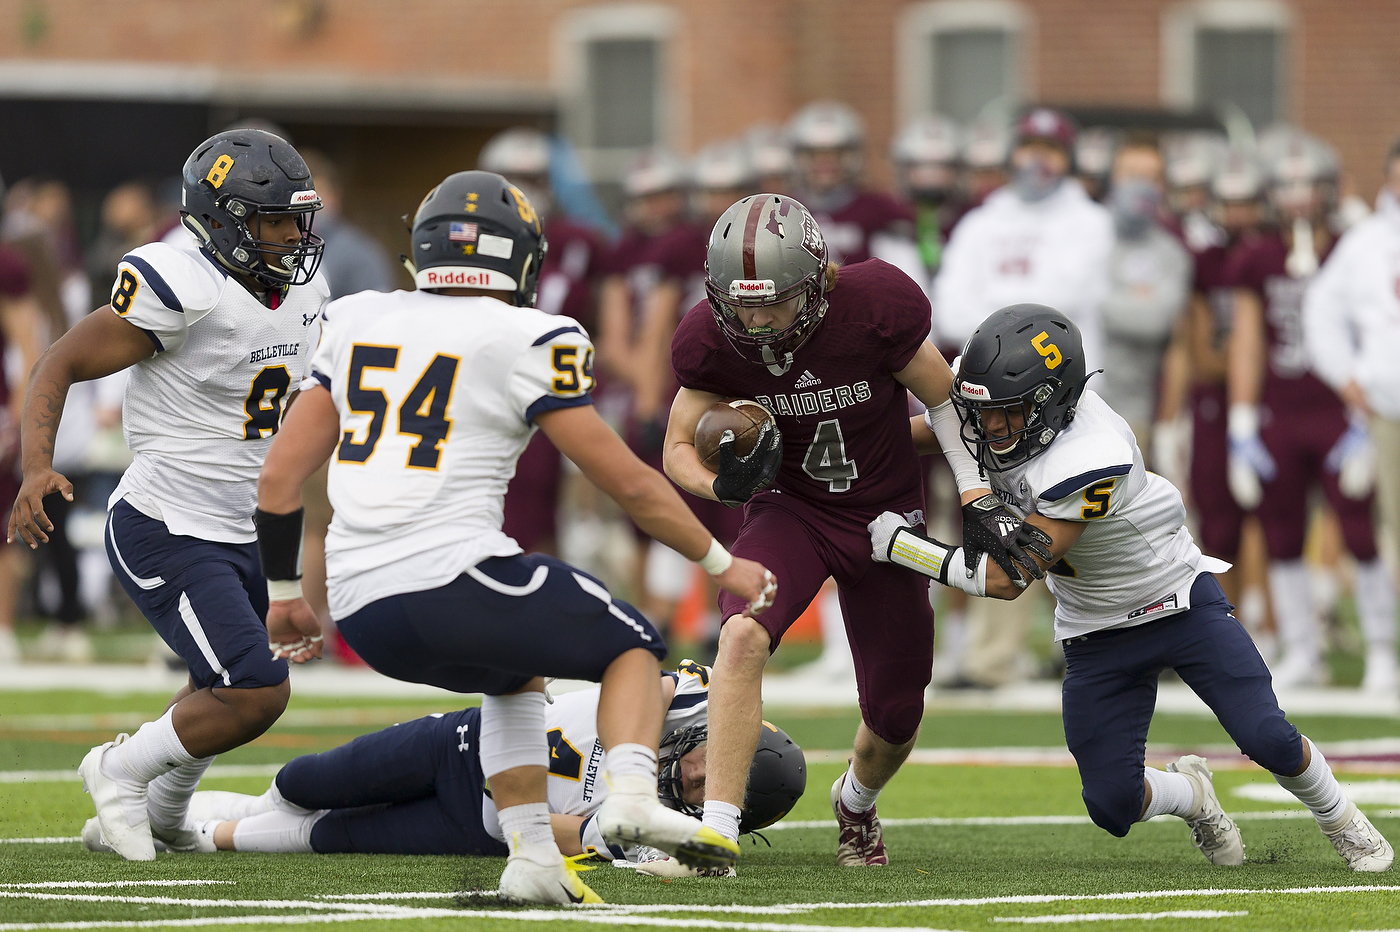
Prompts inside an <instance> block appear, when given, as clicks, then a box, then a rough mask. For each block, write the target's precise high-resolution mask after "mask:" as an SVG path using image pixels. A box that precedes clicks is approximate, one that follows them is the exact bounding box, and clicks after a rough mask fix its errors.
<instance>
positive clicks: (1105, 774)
mask: <svg viewBox="0 0 1400 932" xmlns="http://www.w3.org/2000/svg"><path fill="white" fill-rule="evenodd" d="M1090 375H1092V373H1089V372H1087V371H1086V370H1085V367H1084V345H1083V342H1082V341H1081V339H1080V336H1079V328H1078V327H1076V326H1075V325H1074V324H1073V323H1072V322H1071V321H1070V320H1069V318H1067V317H1066V316H1065V315H1063V314H1061V313H1060V312H1059V311H1056V310H1054V309H1052V308H1049V307H1045V306H1043V305H1038V304H1018V305H1013V306H1011V307H1006V308H1002V309H1001V310H1000V311H997V312H996V313H995V314H993V315H992V316H991V317H989V318H988V319H987V320H986V321H984V322H983V323H982V325H981V326H980V327H978V328H977V330H976V331H975V332H974V333H973V335H972V339H971V340H969V341H968V344H967V348H966V349H965V350H964V352H963V356H962V360H961V362H960V364H959V368H958V373H957V375H956V377H955V380H954V383H953V395H952V397H953V403H954V405H956V407H957V409H958V415H959V417H960V418H961V419H962V424H963V436H964V438H965V440H966V442H967V444H968V447H969V449H970V450H973V451H975V453H976V455H977V460H978V462H979V464H980V465H981V466H982V467H983V468H984V469H985V470H986V472H987V474H988V475H990V477H991V481H992V486H993V488H995V489H996V493H997V495H998V496H1000V497H1001V498H1002V499H1003V500H1005V501H1007V502H1009V503H1010V505H1011V508H1012V509H1013V510H1014V512H1015V513H1016V514H1019V515H1022V516H1024V517H1025V523H1024V524H1022V525H1021V526H1020V530H1019V533H1018V541H1019V542H1020V543H1021V544H1022V545H1023V546H1024V547H1025V549H1026V550H1027V551H1028V552H1029V553H1031V554H1032V555H1033V557H1034V558H1035V559H1036V560H1038V561H1039V564H1040V565H1041V566H1042V567H1044V569H1045V571H1046V573H1047V575H1046V577H1045V578H1046V582H1047V584H1048V585H1049V587H1050V590H1051V592H1053V593H1054V595H1055V599H1056V606H1055V639H1056V640H1057V641H1060V642H1061V643H1063V644H1064V651H1065V662H1066V664H1067V665H1068V668H1067V670H1066V673H1065V682H1064V727H1065V742H1066V744H1067V745H1068V746H1069V749H1070V752H1071V753H1072V754H1073V755H1074V759H1075V761H1076V763H1078V765H1079V776H1080V780H1081V782H1082V783H1083V797H1084V805H1085V807H1086V808H1087V809H1088V810H1089V816H1090V817H1091V818H1092V819H1093V820H1094V824H1096V825H1098V826H1099V827H1100V828H1102V829H1104V830H1105V831H1107V832H1109V833H1111V834H1113V835H1116V836H1118V837H1120V838H1121V837H1123V836H1124V835H1126V834H1128V831H1129V829H1131V828H1132V826H1133V825H1134V823H1137V822H1145V821H1147V820H1148V819H1151V818H1154V817H1156V816H1159V815H1174V816H1178V817H1180V818H1181V819H1183V820H1185V821H1186V822H1187V824H1189V825H1190V826H1191V838H1192V842H1193V843H1194V844H1195V846H1196V847H1197V848H1199V849H1200V851H1201V853H1202V854H1204V855H1205V856H1206V858H1207V859H1208V860H1209V861H1210V862H1211V863H1212V864H1216V865H1239V864H1243V863H1244V859H1245V851H1244V843H1243V841H1242V840H1241V839H1240V830H1239V828H1238V827H1237V826H1236V825H1235V824H1234V822H1232V821H1231V820H1230V817H1229V816H1227V815H1226V814H1225V810H1224V809H1223V808H1221V806H1220V802H1219V800H1218V799H1217V798H1216V795H1215V789H1214V786H1213V785H1212V782H1211V772H1210V770H1209V769H1208V767H1207V766H1206V761H1205V760H1204V759H1203V758H1200V757H1197V756H1194V755H1189V754H1188V755H1186V756H1184V757H1182V758H1180V759H1178V760H1177V761H1175V762H1173V763H1171V764H1168V765H1167V769H1166V771H1165V772H1164V771H1160V770H1155V769H1152V768H1150V767H1144V766H1143V755H1144V753H1145V748H1146V744H1147V731H1148V727H1149V726H1150V724H1151V722H1152V713H1153V711H1154V708H1155V706H1156V702H1157V680H1158V677H1159V676H1160V675H1161V673H1162V671H1163V670H1165V669H1168V668H1170V669H1173V670H1175V671H1176V673H1177V675H1178V676H1180V677H1181V679H1182V680H1183V681H1184V682H1185V683H1186V684H1187V685H1188V686H1190V687H1191V689H1192V691H1194V692H1195V693H1196V694H1197V695H1198V696H1200V698H1201V699H1202V700H1203V701H1204V702H1205V703H1206V705H1208V706H1209V707H1210V709H1211V711H1212V712H1214V713H1215V715H1216V718H1217V719H1218V720H1219V721H1220V724H1221V725H1223V726H1224V727H1225V730H1226V731H1227V732H1229V734H1230V737H1231V738H1232V739H1234V741H1235V743H1236V744H1237V745H1238V746H1239V748H1240V750H1242V751H1244V752H1245V754H1247V755H1249V757H1250V758H1251V759H1252V760H1254V761H1255V762H1256V763H1258V764H1259V765H1260V766H1261V767H1264V768H1265V769H1266V770H1269V771H1270V772H1272V773H1273V775H1274V778H1275V779H1276V780H1277V781H1278V782H1279V785H1281V786H1283V787H1284V788H1285V789H1287V790H1288V791H1289V792H1291V793H1292V794H1293V795H1294V796H1296V797H1297V798H1298V801H1299V802H1301V803H1303V804H1304V805H1305V806H1307V807H1308V809H1309V811H1311V812H1312V814H1313V815H1314V817H1315V818H1316V819H1317V822H1318V825H1319V827H1321V829H1322V831H1323V834H1325V835H1326V836H1327V838H1328V840H1329V841H1331V842H1332V845H1333V847H1334V848H1336V850H1337V853H1338V854H1340V855H1341V856H1342V858H1343V859H1344V860H1345V861H1346V863H1347V866H1348V867H1350V868H1351V869H1352V870H1354V871H1367V872H1375V871H1386V870H1389V869H1390V866H1391V862H1392V860H1393V859H1394V852H1393V851H1392V850H1391V847H1390V844H1389V843H1388V842H1387V841H1386V840H1385V838H1384V837H1382V836H1381V833H1380V832H1378V831H1376V829H1375V826H1373V825H1372V824H1371V822H1370V820H1369V819H1367V818H1366V816H1365V815H1364V814H1363V813H1362V812H1360V811H1359V810H1358V809H1357V808H1356V806H1355V805H1354V804H1353V803H1352V802H1351V801H1350V800H1348V799H1347V797H1346V794H1345V793H1344V792H1343V791H1342V788H1341V786H1340V785H1339V784H1338V783H1337V780H1336V777H1334V776H1333V774H1332V770H1331V768H1330V767H1328V766H1327V762H1326V760H1324V759H1323V756H1322V753H1321V752H1320V751H1319V750H1318V749H1317V747H1316V746H1315V745H1313V743H1312V742H1311V741H1309V740H1308V739H1307V738H1304V737H1301V736H1300V735H1299V734H1298V731H1297V729H1295V728H1294V727H1293V725H1291V724H1290V723H1289V722H1288V720H1287V719H1286V718H1284V714H1283V712H1282V711H1281V710H1280V709H1279V706H1278V700H1277V699H1276V698H1275V697H1274V691H1273V685H1272V683H1271V682H1270V677H1269V668H1268V667H1267V666H1266V665H1265V664H1264V660H1263V658H1261V657H1260V656H1259V652H1258V650H1256V649H1255V647H1254V644H1253V642H1252V641H1250V639H1249V635H1248V634H1247V633H1246V632H1245V630H1244V628H1243V627H1242V626H1241V625H1240V623H1239V622H1238V621H1236V620H1235V618H1234V616H1233V615H1232V614H1231V606H1230V603H1229V602H1227V601H1226V600H1225V595H1224V593H1223V592H1221V590H1220V585H1219V584H1218V583H1217V582H1216V581H1215V577H1214V576H1213V575H1212V574H1213V573H1215V572H1216V571H1218V570H1222V569H1225V568H1227V567H1228V566H1229V564H1226V563H1223V562H1221V561H1220V560H1216V559H1213V558H1211V557H1207V556H1205V555H1203V554H1202V553H1201V550H1200V548H1199V547H1197V546H1196V543H1195V541H1194V540H1192V538H1191V532H1190V531H1189V530H1187V528H1186V508H1185V506H1184V505H1183V503H1182V500H1181V493H1179V492H1178V491H1177V490H1176V488H1175V487H1174V486H1172V484H1171V483H1169V482H1167V481H1166V480H1165V479H1163V478H1162V477H1161V476H1158V475H1156V474H1154V473H1150V472H1148V471H1147V470H1146V468H1144V466H1143V461H1142V453H1141V452H1140V451H1139V450H1138V448H1137V444H1136V442H1135V441H1134V439H1133V432H1132V430H1131V429H1130V428H1129V427H1128V424H1127V422H1126V421H1124V420H1123V419H1122V418H1121V417H1119V416H1118V415H1117V414H1115V413H1114V412H1113V410H1112V409H1111V408H1109V407H1108V405H1107V404H1105V403H1104V401H1103V399H1102V398H1100V397H1099V396H1098V395H1097V394H1096V393H1094V392H1092V391H1085V388H1084V386H1085V383H1086V382H1087V381H1088V379H1089V376H1090ZM910 428H911V430H912V432H913V436H914V438H915V444H916V446H917V447H918V448H919V449H921V450H924V451H928V452H932V451H934V450H936V449H938V447H939V446H941V445H942V441H941V439H940V437H941V434H938V435H936V434H935V432H934V430H933V429H931V427H930V425H929V424H928V423H927V422H926V421H925V420H924V419H923V418H915V419H913V420H912V421H911V422H910ZM909 523H910V522H908V521H907V520H906V519H905V518H904V516H902V515H900V514H896V513H894V512H885V513H884V514H882V515H881V516H880V517H879V518H877V519H876V520H874V521H872V522H870V532H871V540H872V547H873V552H872V557H873V559H874V560H876V561H879V562H885V561H888V562H889V563H893V564H896V565H898V566H903V567H907V568H909V569H912V570H915V571H916V572H918V573H922V574H924V575H926V576H930V577H932V578H934V579H936V580H938V581H939V582H940V583H942V584H943V585H945V586H956V587H957V588H959V589H962V590H963V591H965V592H969V593H971V594H973V595H977V596H987V597H990V598H995V599H1015V598H1016V597H1017V596H1019V595H1020V594H1021V591H1022V590H1021V589H1019V588H1017V587H1016V586H1014V585H1012V581H1011V580H1010V579H1008V578H1007V577H1006V575H1005V574H1004V572H1003V571H1002V569H1001V567H999V566H996V565H995V564H993V563H991V562H989V561H988V560H986V559H985V558H983V559H981V560H979V561H977V562H976V563H972V562H969V561H968V560H967V558H966V555H965V554H964V552H963V550H962V548H960V547H951V546H949V545H947V544H943V543H940V542H939V541H936V540H931V539H930V538H928V537H925V536H924V535H923V534H920V533H919V532H918V531H917V530H915V529H913V528H911V527H909V526H908V525H909ZM964 568H967V569H974V570H975V574H974V575H973V576H971V577H970V576H969V575H968V574H967V573H966V572H964Z"/></svg>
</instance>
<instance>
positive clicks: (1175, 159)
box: [1162, 132, 1227, 190]
mask: <svg viewBox="0 0 1400 932" xmlns="http://www.w3.org/2000/svg"><path fill="white" fill-rule="evenodd" d="M1226 148H1227V143H1226V142H1225V137H1223V136H1221V135H1220V134H1218V133H1208V132H1193V133H1182V134H1180V135H1173V136H1170V137H1168V138H1167V139H1166V140H1165V141H1164V143H1163V145H1162V154H1163V156H1164V161H1165V163H1166V165H1165V168H1166V176H1167V185H1168V187H1170V188H1172V189H1174V190H1181V189H1183V188H1199V187H1205V186H1206V185H1209V184H1210V182H1211V179H1212V178H1214V177H1215V173H1216V171H1217V169H1218V168H1219V167H1220V161H1221V159H1222V158H1224V155H1225V149H1226Z"/></svg>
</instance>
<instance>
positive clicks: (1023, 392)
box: [949, 304, 1088, 472]
mask: <svg viewBox="0 0 1400 932" xmlns="http://www.w3.org/2000/svg"><path fill="white" fill-rule="evenodd" d="M1087 381H1088V376H1087V375H1086V374H1085V371H1084V343H1083V339H1082V338H1081V337H1080V335H1079V328H1078V327H1076V326H1075V325H1074V323H1073V322H1072V321H1071V320H1070V319H1069V318H1067V317H1065V315H1063V314H1061V313H1060V312H1059V311H1057V310H1055V309H1054V308H1049V307H1046V306H1044V305H1041V304H1013V305H1011V306H1010V307H1004V308H1002V309H1001V310H999V311H997V312H996V313H995V314H993V315H991V316H990V317H988V318H987V319H986V320H984V321H983V322H982V324H981V325H980V326H979V327H978V328H977V330H976V331H974V332H973V334H972V337H971V339H969V340H968V341H967V346H966V347H965V348H964V349H963V355H962V359H961V361H960V363H959V366H958V371H957V372H956V373H954V376H953V387H952V389H951V391H950V392H949V394H950V395H951V397H952V400H953V407H954V408H955V409H956V410H957V412H958V418H959V419H960V420H961V421H962V437H963V443H964V445H966V446H967V449H968V452H969V453H971V454H972V455H973V457H974V458H975V459H976V460H977V462H978V464H979V465H981V467H982V468H983V469H984V470H986V471H987V472H1005V471H1006V470H1008V469H1012V468H1014V467H1016V466H1020V465H1021V464H1023V463H1025V462H1027V461H1028V460H1030V459H1032V458H1034V457H1036V456H1039V455H1040V454H1041V453H1044V452H1045V450H1046V449H1047V448H1048V447H1049V446H1050V443H1051V442H1052V441H1053V440H1054V439H1055V437H1057V436H1058V435H1059V433H1060V431H1062V430H1064V428H1065V427H1066V426H1067V425H1068V424H1069V422H1070V421H1071V420H1073V418H1074V410H1075V406H1076V405H1078V404H1079V398H1080V396H1081V395H1082V394H1083V393H1084V385H1085V383H1086V382H1087Z"/></svg>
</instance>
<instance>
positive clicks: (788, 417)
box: [671, 259, 929, 516]
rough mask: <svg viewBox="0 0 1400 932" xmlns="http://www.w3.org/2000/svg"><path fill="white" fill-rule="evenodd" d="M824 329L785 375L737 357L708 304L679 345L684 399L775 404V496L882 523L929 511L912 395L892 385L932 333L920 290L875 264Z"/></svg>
mask: <svg viewBox="0 0 1400 932" xmlns="http://www.w3.org/2000/svg"><path fill="white" fill-rule="evenodd" d="M827 300H828V302H829V308H828V310H827V312H826V318H825V319H824V320H823V321H822V322H821V324H820V325H819V326H818V327H817V329H816V332H815V333H814V334H813V335H812V336H811V337H810V338H809V339H808V340H807V342H806V343H805V344H803V345H802V347H801V348H799V349H798V350H797V353H796V354H795V356H794V359H793V362H792V366H791V367H790V368H789V369H788V371H787V372H785V373H783V374H781V375H777V374H774V372H773V371H772V370H771V369H770V368H768V367H767V366H761V365H758V364H756V363H752V362H749V361H748V360H746V359H744V358H743V357H742V356H740V355H739V354H738V353H737V352H736V351H735V350H734V348H733V347H732V346H730V344H729V341H728V340H727V339H726V338H725V336H724V334H723V333H722V332H721V331H720V329H719V326H718V325H717V324H716V323H715V320H714V316H713V315H712V313H711V311H710V307H709V304H708V303H706V302H704V301H702V302H700V303H699V304H697V305H695V306H694V307H692V308H691V309H690V310H689V311H688V312H687V313H686V315H685V317H684V318H683V319H682V320H681V323H680V326H679V327H678V328H677V329H676V335H675V338H674V339H673V340H672V342H671V363H672V366H673V367H674V368H675V372H676V380H677V381H678V382H679V383H680V384H681V385H682V386H684V387H685V388H690V389H694V390H697V391H702V392H711V393H713V394H716V395H722V396H724V397H726V398H751V399H754V400H756V401H759V402H762V403H763V404H765V405H767V406H768V407H769V408H770V409H771V410H772V411H773V412H774V413H775V414H776V415H777V419H778V427H779V428H780V429H781V430H782V432H783V464H782V467H781V469H780V470H779V472H778V480H777V483H776V485H775V489H776V491H777V492H779V493H781V494H783V495H791V496H793V497H795V498H798V499H803V500H806V501H807V502H810V503H812V504H815V505H818V506H821V507H823V508H828V507H840V508H843V509H852V510H858V511H861V512H865V513H868V514H870V515H872V516H873V515H876V514H879V513H880V512H881V511H883V510H885V507H886V506H887V505H889V504H890V503H892V502H896V501H898V502H907V501H910V500H911V497H915V496H916V497H917V500H918V501H922V493H921V488H922V481H923V479H922V474H921V473H920V471H919V460H918V457H917V455H916V454H915V452H914V442H913V440H912V439H911V437H910V434H909V409H908V401H907V397H908V396H907V393H906V391H905V388H904V386H903V385H901V384H900V383H899V382H897V381H896V380H895V378H894V373H896V372H899V371H900V370H902V369H903V368H904V367H905V366H907V365H909V362H910V360H912V359H913V358H914V354H915V352H917V351H918V349H919V346H920V345H921V344H922V343H923V342H924V340H925V338H927V336H928V332H929V303H928V298H926V297H925V296H924V292H923V289H921V288H920V287H919V286H918V285H917V284H915V283H914V282H913V281H912V280H911V279H910V278H909V277H908V276H907V275H905V274H904V273H903V272H901V271H899V270H898V269H896V268H895V267H894V266H892V265H889V264H888V263H885V262H882V261H880V260H879V259H870V260H868V261H866V262H862V263H860V264H858V265H850V266H846V267H845V268H843V269H841V273H840V276H839V277H838V279H837V283H836V287H835V288H834V289H833V290H832V291H831V292H829V293H828V295H827Z"/></svg>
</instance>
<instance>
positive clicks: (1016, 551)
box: [962, 493, 1050, 589]
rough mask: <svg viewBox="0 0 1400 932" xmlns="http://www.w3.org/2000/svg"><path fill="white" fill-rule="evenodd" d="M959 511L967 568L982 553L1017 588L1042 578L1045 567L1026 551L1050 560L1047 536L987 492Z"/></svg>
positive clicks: (972, 566)
mask: <svg viewBox="0 0 1400 932" xmlns="http://www.w3.org/2000/svg"><path fill="white" fill-rule="evenodd" d="M962 513H963V552H964V555H965V558H966V564H967V567H968V569H969V570H973V569H974V568H975V567H976V566H977V563H978V561H980V560H981V558H982V554H984V553H985V554H987V555H988V556H989V557H991V558H992V561H993V562H994V563H996V565H997V566H999V567H1001V568H1002V570H1004V571H1005V572H1006V575H1007V577H1008V578H1010V580H1011V582H1012V584H1013V585H1015V586H1016V588H1017V589H1024V588H1026V586H1027V585H1028V584H1029V583H1030V581H1031V580H1032V579H1044V578H1045V570H1043V569H1041V568H1040V564H1039V563H1036V562H1035V560H1034V559H1032V558H1031V556H1030V554H1028V553H1027V552H1026V551H1028V550H1029V551H1030V553H1033V554H1035V555H1036V556H1038V557H1040V558H1041V559H1042V560H1045V561H1046V562H1047V563H1048V562H1050V549H1049V547H1050V538H1049V537H1048V536H1047V535H1046V534H1045V533H1044V532H1043V531H1041V530H1040V529H1039V528H1037V527H1035V526H1034V525H1030V524H1026V523H1025V522H1023V521H1022V520H1021V519H1020V518H1018V517H1016V516H1015V515H1013V514H1012V513H1011V512H1009V511H1007V510H1006V506H1005V505H1003V504H1002V502H1001V499H999V498H997V497H996V495H994V494H991V493H988V494H986V495H983V496H982V497H981V498H979V499H976V500H974V501H970V502H968V503H967V504H966V505H964V506H962ZM1023 528H1025V529H1026V530H1024V531H1023V530H1022V529H1023ZM1027 574H1029V575H1027Z"/></svg>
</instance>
